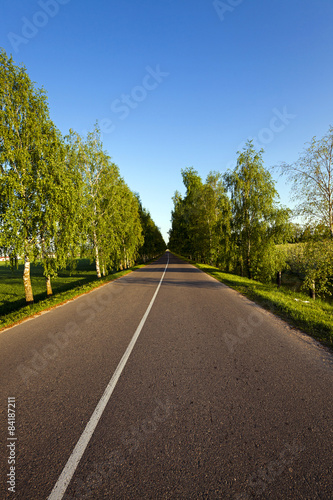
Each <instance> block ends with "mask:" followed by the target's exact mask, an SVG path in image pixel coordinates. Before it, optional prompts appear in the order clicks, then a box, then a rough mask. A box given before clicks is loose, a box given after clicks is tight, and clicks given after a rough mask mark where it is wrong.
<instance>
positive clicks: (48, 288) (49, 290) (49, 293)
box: [46, 275, 53, 297]
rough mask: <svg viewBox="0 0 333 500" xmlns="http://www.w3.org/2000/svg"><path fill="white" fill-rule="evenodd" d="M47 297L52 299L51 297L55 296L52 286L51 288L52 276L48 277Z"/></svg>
mask: <svg viewBox="0 0 333 500" xmlns="http://www.w3.org/2000/svg"><path fill="white" fill-rule="evenodd" d="M46 295H47V296H48V297H50V296H51V295H53V292H52V286H51V276H50V275H49V276H47V277H46Z"/></svg>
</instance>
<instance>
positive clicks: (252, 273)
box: [224, 142, 289, 281]
mask: <svg viewBox="0 0 333 500" xmlns="http://www.w3.org/2000/svg"><path fill="white" fill-rule="evenodd" d="M224 179H225V182H226V185H227V188H228V190H229V191H230V199H231V206H232V239H233V248H234V251H235V254H236V259H237V260H236V262H235V269H238V270H239V272H240V273H241V274H242V275H243V274H246V275H247V276H248V277H249V278H252V277H253V278H256V279H261V280H264V281H265V280H266V281H267V280H270V279H271V278H272V276H273V275H274V274H275V272H276V271H278V270H279V269H278V268H277V267H276V264H278V263H279V259H278V258H277V256H276V255H275V251H274V245H275V244H276V243H280V242H282V241H283V240H284V239H285V238H286V237H287V234H288V220H289V211H288V210H287V209H284V208H280V207H279V206H278V204H277V201H276V200H277V196H278V195H277V191H276V189H275V185H274V181H273V179H272V177H271V174H270V173H269V172H268V170H265V168H264V166H263V161H262V150H261V151H259V152H257V151H255V149H254V147H253V145H252V143H251V142H249V143H247V145H246V147H245V148H244V151H243V152H242V153H240V154H239V157H238V160H237V165H236V168H235V169H234V170H233V171H232V172H228V173H227V174H225V176H224Z"/></svg>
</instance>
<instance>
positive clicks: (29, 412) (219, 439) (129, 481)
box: [0, 253, 333, 500]
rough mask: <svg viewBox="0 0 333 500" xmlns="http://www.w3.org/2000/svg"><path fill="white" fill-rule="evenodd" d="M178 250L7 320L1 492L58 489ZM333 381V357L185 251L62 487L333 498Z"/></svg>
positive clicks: (117, 494) (74, 495) (34, 496)
mask: <svg viewBox="0 0 333 500" xmlns="http://www.w3.org/2000/svg"><path fill="white" fill-rule="evenodd" d="M168 258H169V257H168V253H166V254H165V255H164V256H163V257H162V258H160V259H159V260H158V261H157V262H155V263H153V264H151V265H149V266H147V267H145V268H143V269H140V270H138V271H135V272H134V273H132V274H130V275H128V276H126V277H123V278H121V279H119V280H117V281H116V282H113V283H110V284H108V285H105V286H103V287H101V288H99V289H97V290H95V291H93V292H91V293H89V294H87V295H85V296H82V297H80V298H78V299H76V300H74V301H71V302H69V303H67V304H65V305H63V306H61V307H58V308H56V309H54V310H52V311H50V312H48V313H46V314H43V315H41V316H39V317H37V318H35V319H32V320H29V321H26V322H24V323H22V324H20V325H18V326H16V327H13V328H11V329H8V330H6V331H4V332H0V377H1V386H0V393H1V399H0V412H1V428H0V445H1V468H0V479H1V482H0V498H1V499H7V498H10V499H20V500H21V499H22V500H29V499H31V500H38V499H46V498H48V497H49V495H50V494H51V491H52V490H53V488H54V486H55V485H56V483H57V481H58V478H59V477H60V475H61V473H62V471H63V469H64V467H65V465H66V463H67V461H68V459H69V457H70V456H71V454H72V451H73V449H74V448H75V446H76V444H77V442H78V440H79V439H80V436H81V435H82V433H83V431H84V429H85V427H86V425H87V422H88V421H89V419H90V418H91V415H92V414H93V412H94V410H95V408H96V405H97V404H98V402H99V401H100V399H101V397H102V395H103V393H104V390H105V388H106V387H107V385H108V384H109V381H110V379H111V377H112V375H113V374H114V373H115V371H116V369H117V366H118V364H119V361H120V360H121V358H122V356H123V354H124V352H125V351H126V349H127V346H128V345H129V343H130V341H131V338H132V337H133V334H134V332H136V331H137V328H138V325H139V324H140V321H141V320H142V318H143V317H144V314H145V312H146V311H147V308H148V306H149V304H150V303H151V300H152V298H153V296H154V293H155V292H156V290H157V287H158V285H159V282H160V280H161V277H162V275H163V272H164V270H165V266H166V263H167V260H168ZM332 388H333V358H332V355H331V354H330V353H328V352H327V351H326V350H324V349H323V348H321V347H320V346H319V345H318V344H317V343H316V342H314V341H313V340H311V339H310V338H309V337H307V336H305V335H302V334H301V333H300V332H298V331H297V330H295V329H292V328H290V327H289V326H288V325H287V324H286V323H284V322H282V321H281V320H279V319H277V318H275V317H274V316H273V315H272V314H271V313H269V312H267V311H265V310H263V309H261V308H260V307H258V306H256V305H255V304H254V303H252V302H250V301H249V300H247V299H245V298H244V297H242V296H240V295H239V294H237V293H236V292H234V291H233V290H231V289H229V288H227V287H226V286H224V285H222V284H220V283H218V282H217V281H215V280H214V279H213V278H211V277H209V276H207V275H205V274H204V273H202V272H201V271H199V270H198V269H196V268H195V267H193V266H191V265H189V264H187V263H185V262H183V261H180V260H179V259H177V258H176V257H174V256H172V255H171V254H170V262H169V265H168V268H167V270H166V273H165V276H164V279H163V282H162V284H161V286H160V289H159V291H158V294H157V295H156V298H155V301H154V303H153V305H152V308H151V310H150V312H149V315H148V317H147V318H146V321H145V323H144V325H143V327H142V330H141V333H140V335H139V337H138V339H137V342H136V344H135V346H134V348H133V351H132V353H131V354H130V356H129V359H128V361H127V363H126V365H125V367H124V369H123V371H122V373H121V375H120V378H119V380H118V383H117V384H116V386H115V389H114V391H113V393H112V395H111V397H110V399H109V401H108V402H107V404H106V406H105V409H104V411H103V413H102V415H101V418H100V420H99V422H98V424H97V427H96V429H95V431H94V432H93V434H92V436H91V439H90V440H89V442H88V444H87V447H86V449H85V450H84V453H83V456H82V458H81V460H80V461H79V463H78V466H77V468H76V469H75V470H74V471H73V477H72V479H71V480H70V483H69V486H68V488H67V490H66V493H65V495H64V497H63V498H65V499H131V500H132V499H134V500H136V499H229V498H231V499H252V498H267V499H325V500H327V499H333V477H332V476H333V475H332V462H333V459H332V457H333V425H332V424H333V391H332ZM8 397H11V398H15V408H13V407H10V408H11V409H15V424H14V425H13V426H12V427H10V429H12V431H11V432H12V433H13V436H10V435H9V431H8V423H7V407H8ZM13 413H14V412H12V411H11V412H10V414H11V415H13ZM14 428H15V430H13V429H14ZM15 438H16V439H15ZM11 459H15V465H12V467H15V469H12V471H10V464H8V460H11ZM9 473H11V474H12V479H14V475H13V473H15V493H12V492H10V491H8V489H7V488H8V487H10V483H6V481H7V480H10V476H7V474H9Z"/></svg>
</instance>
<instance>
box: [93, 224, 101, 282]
mask: <svg viewBox="0 0 333 500" xmlns="http://www.w3.org/2000/svg"><path fill="white" fill-rule="evenodd" d="M94 247H95V262H96V273H97V278H101V277H102V275H101V268H100V265H99V253H98V245H97V236H96V232H95V231H94Z"/></svg>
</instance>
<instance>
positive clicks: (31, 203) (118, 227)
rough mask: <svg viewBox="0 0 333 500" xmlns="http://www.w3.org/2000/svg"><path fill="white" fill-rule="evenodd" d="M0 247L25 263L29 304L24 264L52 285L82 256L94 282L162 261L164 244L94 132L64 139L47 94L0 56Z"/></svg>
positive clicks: (28, 294)
mask: <svg viewBox="0 0 333 500" xmlns="http://www.w3.org/2000/svg"><path fill="white" fill-rule="evenodd" d="M0 89H1V90H0V92H1V93H0V181H1V185H0V230H1V232H0V247H1V249H2V252H3V253H5V254H9V255H10V256H11V258H12V260H15V259H16V258H17V256H21V257H22V258H24V273H23V282H24V289H25V296H26V301H27V302H28V303H31V302H32V301H33V291H32V287H31V280H30V263H31V262H32V261H36V260H37V259H38V260H40V261H41V262H42V264H43V268H44V275H45V278H46V287H47V293H48V294H49V295H50V294H52V288H51V278H52V276H55V275H56V274H57V272H58V270H59V269H61V268H64V267H65V266H66V265H67V263H68V261H69V260H70V259H74V258H76V257H77V256H78V255H80V253H81V252H82V250H84V252H85V254H87V253H88V254H89V255H91V256H92V257H93V258H94V260H95V263H96V273H97V277H98V278H100V277H101V276H102V275H105V274H106V273H107V272H108V271H110V270H111V269H114V268H117V269H118V268H127V267H129V266H130V265H131V264H132V263H133V262H134V261H135V260H136V259H140V258H141V259H143V260H147V259H149V258H152V257H154V256H155V255H157V254H159V253H161V252H162V251H163V250H164V249H165V243H164V241H163V238H162V235H161V233H160V231H159V229H158V228H157V227H156V225H155V224H154V222H153V221H152V219H151V217H150V214H149V212H147V211H146V210H145V209H143V207H142V205H141V202H140V199H139V197H138V195H136V194H134V193H133V192H132V191H131V190H130V189H129V187H128V186H127V184H126V183H125V182H124V180H123V179H122V178H121V176H120V173H119V169H118V167H117V166H116V165H115V164H114V163H113V162H112V161H111V158H110V157H109V155H108V154H107V152H106V151H104V150H103V144H102V141H101V134H100V130H99V128H98V125H97V124H96V125H95V128H94V130H93V132H91V133H88V134H87V137H86V138H82V137H80V135H79V134H77V133H76V132H74V131H72V130H70V132H69V134H68V135H67V136H66V137H63V136H62V135H61V133H60V132H59V130H57V128H56V127H55V125H54V124H53V122H52V120H51V119H50V116H49V109H48V104H47V97H46V93H45V91H44V90H42V89H37V88H36V87H35V86H34V84H33V83H32V82H31V80H30V78H29V76H28V74H27V72H26V69H25V68H24V67H19V66H16V65H15V64H14V62H13V60H12V58H10V57H8V56H7V55H6V53H5V52H4V51H3V50H1V51H0Z"/></svg>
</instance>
